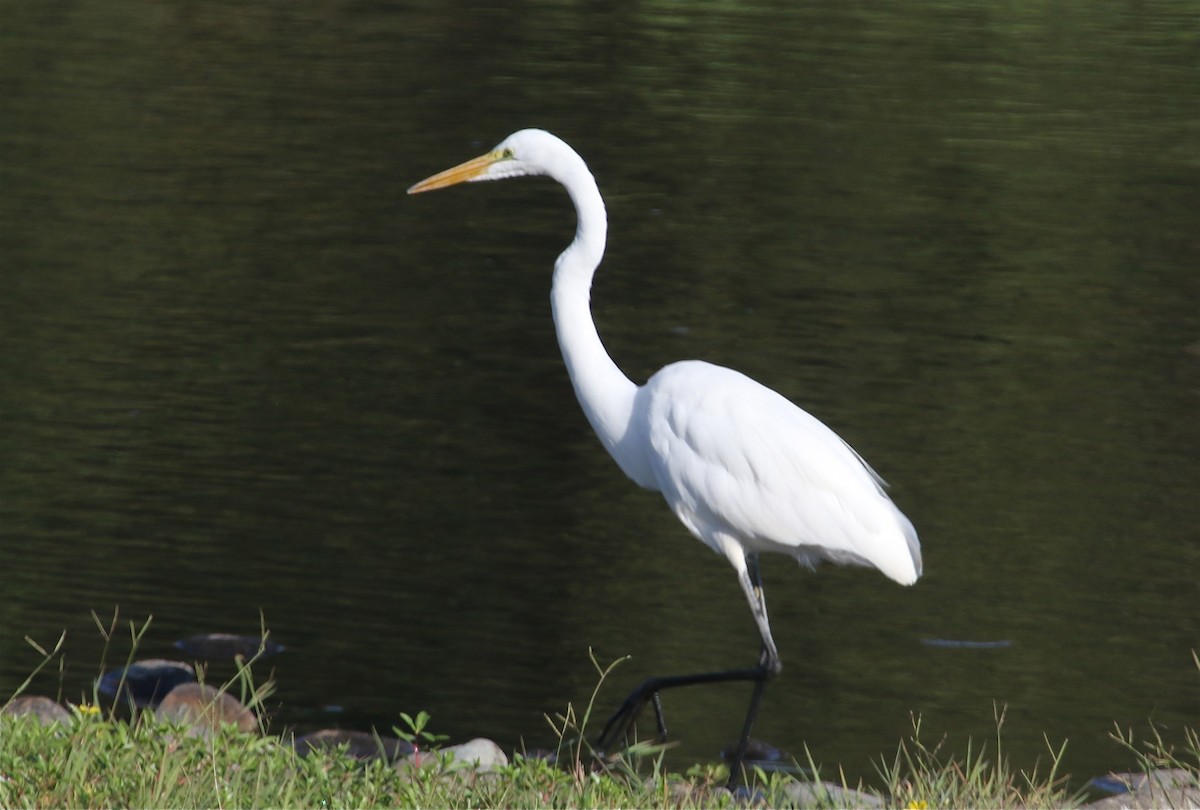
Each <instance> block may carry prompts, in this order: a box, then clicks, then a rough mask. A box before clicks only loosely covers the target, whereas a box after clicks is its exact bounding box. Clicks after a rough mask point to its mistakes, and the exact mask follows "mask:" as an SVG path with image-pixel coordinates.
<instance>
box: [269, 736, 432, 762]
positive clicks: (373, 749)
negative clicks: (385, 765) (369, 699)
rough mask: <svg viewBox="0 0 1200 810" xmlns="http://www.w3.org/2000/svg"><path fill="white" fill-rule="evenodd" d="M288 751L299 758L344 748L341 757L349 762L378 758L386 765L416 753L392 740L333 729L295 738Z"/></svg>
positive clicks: (403, 742) (396, 740)
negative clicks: (386, 762)
mask: <svg viewBox="0 0 1200 810" xmlns="http://www.w3.org/2000/svg"><path fill="white" fill-rule="evenodd" d="M292 747H294V748H295V749H296V753H298V754H299V755H300V756H302V757H306V756H308V755H309V754H313V753H317V754H324V753H329V752H334V751H338V750H339V749H343V748H344V753H345V755H346V756H348V757H350V758H352V759H359V760H364V761H366V760H372V759H379V758H380V757H381V756H382V757H384V758H385V759H386V760H387V761H388V762H395V761H396V760H397V759H399V758H400V757H406V756H408V755H409V754H412V753H413V751H415V750H416V749H415V748H413V746H412V744H411V743H408V742H405V741H404V740H398V739H396V738H395V737H384V736H379V735H375V734H369V733H367V732H365V731H343V730H342V729H335V728H326V729H321V730H320V731H314V732H311V733H309V734H305V735H304V736H303V737H298V738H296V739H295V740H294V741H293V742H292Z"/></svg>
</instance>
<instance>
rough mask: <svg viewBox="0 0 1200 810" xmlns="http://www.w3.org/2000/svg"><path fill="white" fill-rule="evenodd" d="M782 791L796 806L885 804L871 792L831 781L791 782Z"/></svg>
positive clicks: (877, 805)
mask: <svg viewBox="0 0 1200 810" xmlns="http://www.w3.org/2000/svg"><path fill="white" fill-rule="evenodd" d="M783 792H784V793H786V794H787V797H788V799H789V800H791V801H792V802H795V806H796V807H883V806H884V804H885V802H884V801H883V799H882V798H881V797H879V796H876V795H875V794H873V793H866V792H864V791H861V790H854V789H853V788H847V787H842V786H841V785H838V784H835V783H833V782H793V783H791V784H789V785H787V786H786V787H785V788H784V789H783Z"/></svg>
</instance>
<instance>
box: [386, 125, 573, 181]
mask: <svg viewBox="0 0 1200 810" xmlns="http://www.w3.org/2000/svg"><path fill="white" fill-rule="evenodd" d="M575 161H579V156H578V155H576V154H575V151H574V150H573V149H571V147H569V146H567V144H566V143H564V142H563V141H562V140H560V139H558V138H556V137H555V136H553V135H551V134H550V133H549V132H546V131H545V130H541V129H523V130H521V131H519V132H514V133H513V134H512V135H509V136H508V137H507V138H505V139H504V140H503V141H501V142H500V143H499V144H497V145H496V148H495V149H493V150H492V151H490V152H488V153H487V154H484V155H480V156H479V157H477V158H473V159H471V160H468V161H467V162H466V163H460V164H459V165H457V166H455V167H454V168H452V169H447V170H446V171H444V172H439V173H438V174H435V175H433V176H432V177H427V178H425V179H424V180H422V181H421V182H419V183H417V184H416V185H414V186H412V187H411V188H409V190H408V193H409V194H419V193H421V192H422V191H433V190H434V189H438V188H445V187H446V186H453V185H457V184H458V183H475V182H479V181H481V180H504V179H505V178H508V177H522V176H525V175H533V174H549V175H551V176H557V174H556V171H557V170H558V169H559V168H560V167H561V166H563V165H564V164H566V163H568V162H570V163H573V162H575ZM579 162H582V161H579Z"/></svg>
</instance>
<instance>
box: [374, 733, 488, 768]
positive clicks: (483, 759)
mask: <svg viewBox="0 0 1200 810" xmlns="http://www.w3.org/2000/svg"><path fill="white" fill-rule="evenodd" d="M507 764H508V756H507V755H506V754H505V753H504V751H503V750H501V748H500V746H498V745H496V743H494V742H492V741H491V740H489V739H487V738H486V737H476V738H475V739H473V740H471V741H470V742H465V743H462V744H461V745H449V746H446V747H445V748H438V749H436V750H433V751H418V752H415V753H413V754H411V755H409V756H407V757H405V758H404V759H402V760H400V761H398V762H397V763H396V770H397V771H400V772H401V773H408V772H409V771H411V770H412V769H414V768H423V767H426V766H428V765H438V766H442V767H444V768H445V770H446V771H448V772H453V771H467V770H471V771H474V772H476V773H487V772H488V771H491V770H493V769H494V768H502V767H504V766H505V765H507Z"/></svg>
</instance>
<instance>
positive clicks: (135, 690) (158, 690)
mask: <svg viewBox="0 0 1200 810" xmlns="http://www.w3.org/2000/svg"><path fill="white" fill-rule="evenodd" d="M194 680H196V670H195V669H193V668H192V665H191V664H185V663H184V662H182V661H167V660H165V659H162V658H147V659H145V660H143V661H134V662H133V663H132V664H130V665H129V666H127V667H122V668H121V669H113V670H109V671H108V672H106V673H104V674H103V675H101V676H100V680H99V682H98V683H97V685H96V688H97V689H98V690H99V692H100V694H102V695H106V696H108V697H116V698H119V699H127V700H131V701H133V703H134V705H135V706H153V705H154V704H156V703H157V702H158V701H160V700H162V699H163V698H164V697H166V695H167V693H168V692H170V691H171V690H172V689H174V688H175V687H176V686H178V685H179V684H181V683H188V682H191V681H194ZM118 693H119V694H118Z"/></svg>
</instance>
